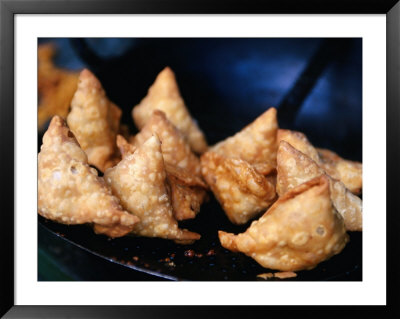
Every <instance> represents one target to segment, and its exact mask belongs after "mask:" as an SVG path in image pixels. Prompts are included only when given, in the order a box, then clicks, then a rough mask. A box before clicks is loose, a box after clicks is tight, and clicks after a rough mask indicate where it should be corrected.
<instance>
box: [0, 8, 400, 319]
mask: <svg viewBox="0 0 400 319" xmlns="http://www.w3.org/2000/svg"><path fill="white" fill-rule="evenodd" d="M94 4H95V5H94ZM35 13H41V14H43V13H49V14H55V13H62V14H118V13H125V14H128V13H136V14H145V13H152V14H171V13H175V14H181V13H182V14H183V13H185V14H205V13H207V14H219V13H226V14H229V13H246V14H255V13H258V14H279V13H285V14H288V13H297V14H302V13H315V14H326V13H329V14H385V15H386V22H387V29H386V30H387V32H386V50H387V51H386V52H387V69H386V71H387V73H386V74H387V105H386V111H387V118H386V121H387V129H386V134H387V140H386V147H387V154H386V156H387V163H386V164H387V166H386V172H382V173H383V174H385V173H386V174H387V175H386V176H387V185H386V187H387V205H386V208H387V211H386V217H387V277H386V278H382V280H386V282H387V305H386V306H352V307H349V306H318V307H313V308H312V309H310V307H308V306H290V307H276V306H270V307H268V309H265V307H264V306H254V307H225V306H207V307H199V306H196V307H190V306H180V307H171V306H161V307H160V306H158V307H154V306H123V307H122V306H121V307H119V306H102V307H94V306H90V307H89V306H73V307H67V306H15V305H14V294H15V290H14V289H15V288H14V186H15V184H14V169H15V168H14V160H15V158H14V151H13V150H14V18H15V15H16V14H35ZM399 17H400V3H399V2H398V0H391V1H383V0H325V1H316V0H302V1H299V0H280V1H269V2H259V1H230V2H229V4H228V3H222V2H218V3H217V2H216V1H197V0H196V1H183V0H169V1H160V0H159V1H155V0H136V1H123V0H114V1H113V0H101V1H91V0H77V1H74V0H70V1H68V0H59V1H40V0H32V1H26V0H25V1H24V0H21V1H20V0H14V1H11V0H8V1H7V0H0V21H1V22H0V23H1V35H0V36H1V38H0V41H1V42H0V43H1V48H0V54H1V55H0V57H1V61H0V62H1V67H0V70H1V71H0V130H1V135H0V136H1V139H0V143H1V144H0V145H1V148H0V149H1V150H3V151H2V156H0V163H1V166H0V167H1V168H2V169H1V170H0V174H1V175H0V180H1V181H2V184H3V190H2V192H1V194H2V202H3V206H2V212H1V225H3V227H2V230H1V231H0V242H1V243H2V249H1V251H2V255H1V258H0V266H1V275H0V293H1V295H0V315H1V316H3V315H4V316H5V317H6V318H39V317H40V318H64V317H69V318H75V317H79V318H84V317H91V318H94V317H95V318H128V317H129V318H130V317H137V318H153V317H154V318H157V317H160V316H161V315H162V317H183V316H185V317H186V316H190V317H191V318H204V317H205V316H206V315H207V316H209V315H210V314H211V315H213V316H215V317H239V316H240V317H244V316H245V315H247V314H248V313H249V312H254V311H257V312H261V311H265V314H268V316H272V317H275V316H282V315H291V314H292V315H295V316H296V317H305V316H307V317H310V316H313V315H314V314H315V316H317V315H318V316H319V315H321V313H323V315H324V316H325V317H326V316H328V317H335V318H337V317H339V316H340V317H356V316H366V315H371V316H372V317H380V318H395V317H397V318H399V317H400V308H399V302H398V301H399V300H400V299H399V293H398V287H399V284H400V281H399V278H400V276H399V272H398V269H399V262H398V256H399V253H398V247H396V246H397V243H399V232H398V231H397V226H398V225H399V223H398V221H399V218H398V217H397V215H398V211H399V205H398V202H397V201H396V195H397V194H396V193H397V190H396V187H395V183H396V180H397V179H398V175H399V174H398V169H397V166H398V163H399V162H400V156H399V155H400V154H399V153H400V152H399V147H398V136H400V125H399V124H400V123H399V119H400V111H399V109H400V90H399V87H400V73H399V72H400V71H399V70H400V63H399V58H400V22H399V21H400V20H399ZM388 173H389V174H388ZM388 212H390V213H388ZM377 213H381V214H383V212H377ZM376 275H377V276H379V269H377V274H376Z"/></svg>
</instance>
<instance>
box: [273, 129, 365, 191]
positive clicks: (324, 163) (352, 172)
mask: <svg viewBox="0 0 400 319" xmlns="http://www.w3.org/2000/svg"><path fill="white" fill-rule="evenodd" d="M282 140H283V141H286V142H288V143H289V144H290V145H292V146H293V147H294V148H295V149H297V150H299V151H300V152H302V153H304V154H305V155H307V156H308V157H310V158H311V159H312V160H313V161H315V162H316V163H317V164H318V166H319V167H321V168H322V169H324V170H325V172H326V173H327V174H328V175H329V176H331V177H332V178H334V179H337V180H340V181H341V182H342V183H343V184H344V185H345V186H346V187H347V188H348V189H349V190H350V191H351V192H352V193H353V194H359V193H360V191H361V188H362V164H361V163H359V162H353V161H348V160H345V159H343V158H341V157H340V156H338V155H337V154H336V153H334V152H332V151H329V150H326V149H318V148H315V147H314V146H313V145H312V144H311V143H310V141H309V140H308V139H307V137H306V136H305V135H304V134H303V133H301V132H296V131H290V130H282V129H279V130H278V145H279V142H280V141H282Z"/></svg>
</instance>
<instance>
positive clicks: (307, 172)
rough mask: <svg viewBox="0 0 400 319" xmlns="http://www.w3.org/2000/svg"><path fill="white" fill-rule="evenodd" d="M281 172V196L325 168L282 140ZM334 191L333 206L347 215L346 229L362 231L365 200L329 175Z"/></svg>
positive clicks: (332, 192) (279, 174) (345, 219)
mask: <svg viewBox="0 0 400 319" xmlns="http://www.w3.org/2000/svg"><path fill="white" fill-rule="evenodd" d="M277 162H278V167H277V171H278V175H277V184H276V191H277V193H278V194H279V196H282V195H284V194H285V193H286V192H288V191H289V190H290V189H292V188H294V187H296V186H297V185H300V184H302V183H304V182H306V181H308V180H310V179H312V178H314V177H317V176H319V175H321V174H326V173H325V171H324V170H323V169H322V168H321V167H319V166H318V164H317V163H316V162H315V161H313V160H312V159H311V158H310V157H308V156H307V155H305V154H304V153H302V152H300V151H299V150H297V149H295V148H294V147H292V146H291V145H290V144H289V143H287V142H286V141H281V142H280V144H279V149H278V156H277ZM327 177H328V179H329V185H330V192H331V197H332V202H333V205H334V206H335V207H336V209H337V211H338V212H339V213H340V214H341V215H342V216H343V218H344V221H345V225H346V229H347V230H350V231H361V230H362V201H361V199H360V198H359V197H357V196H355V195H353V194H352V193H351V192H350V191H349V190H348V189H347V188H346V186H344V184H343V183H342V182H341V181H339V180H336V179H334V178H332V177H330V176H329V175H327Z"/></svg>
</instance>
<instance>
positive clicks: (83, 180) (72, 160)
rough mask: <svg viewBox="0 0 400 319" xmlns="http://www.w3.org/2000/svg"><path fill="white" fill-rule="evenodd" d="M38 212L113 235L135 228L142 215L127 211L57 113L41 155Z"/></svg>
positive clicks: (39, 161)
mask: <svg viewBox="0 0 400 319" xmlns="http://www.w3.org/2000/svg"><path fill="white" fill-rule="evenodd" d="M38 213H39V214H40V215H42V216H43V217H45V218H48V219H51V220H54V221H56V222H59V223H63V224H68V225H71V224H85V223H90V224H93V225H94V230H95V232H96V233H101V234H105V235H108V236H110V237H120V236H124V235H126V234H127V233H129V232H130V231H132V229H133V227H134V225H135V224H136V223H138V222H139V218H138V217H136V216H134V215H132V214H129V213H128V212H126V211H125V210H124V209H123V208H122V207H121V205H120V203H119V200H118V198H116V197H115V196H113V195H112V193H111V189H110V188H109V187H108V186H107V185H106V183H105V182H104V180H103V179H102V178H101V177H99V176H97V171H96V170H95V169H94V168H92V167H90V166H89V164H88V160H87V156H86V154H85V152H84V151H83V150H82V149H81V148H80V146H79V143H78V142H77V141H76V139H75V137H74V135H73V134H72V133H71V131H70V130H69V129H68V127H67V125H66V123H65V121H64V120H63V119H62V118H61V117H59V116H54V117H53V119H52V120H51V122H50V126H49V128H48V130H47V132H46V133H45V134H44V137H43V145H42V146H41V150H40V153H39V156H38Z"/></svg>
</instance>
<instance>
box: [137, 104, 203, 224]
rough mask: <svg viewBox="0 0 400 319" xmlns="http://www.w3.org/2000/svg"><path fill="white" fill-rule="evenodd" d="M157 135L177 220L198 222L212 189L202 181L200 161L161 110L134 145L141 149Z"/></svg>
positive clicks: (139, 134)
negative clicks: (207, 192)
mask: <svg viewBox="0 0 400 319" xmlns="http://www.w3.org/2000/svg"><path fill="white" fill-rule="evenodd" d="M153 134H157V135H158V137H159V138H160V141H161V151H162V154H163V158H164V162H165V167H166V170H167V180H168V184H169V185H170V189H171V198H172V205H173V207H174V216H175V218H176V219H177V220H184V219H191V218H194V217H195V216H196V215H197V213H199V211H200V206H201V204H202V203H203V201H204V200H205V199H206V189H207V188H208V187H207V185H206V184H205V182H204V181H203V179H202V175H201V166H200V160H199V158H198V157H197V156H196V155H195V154H194V153H193V152H192V150H191V148H190V146H189V144H188V143H187V142H186V140H185V138H184V136H183V134H182V133H181V132H180V131H179V130H178V129H177V128H176V127H175V126H174V125H173V124H172V123H171V122H170V121H169V120H168V119H167V117H166V115H165V113H164V112H162V111H159V110H155V111H154V112H153V114H152V116H151V117H150V119H149V120H148V121H147V123H146V125H145V126H144V127H143V128H142V130H141V131H140V132H139V133H138V134H137V135H136V136H135V137H134V138H133V139H131V143H132V144H134V146H135V147H138V146H139V145H142V144H143V143H144V141H146V140H147V139H148V138H149V137H151V136H152V135H153Z"/></svg>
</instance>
